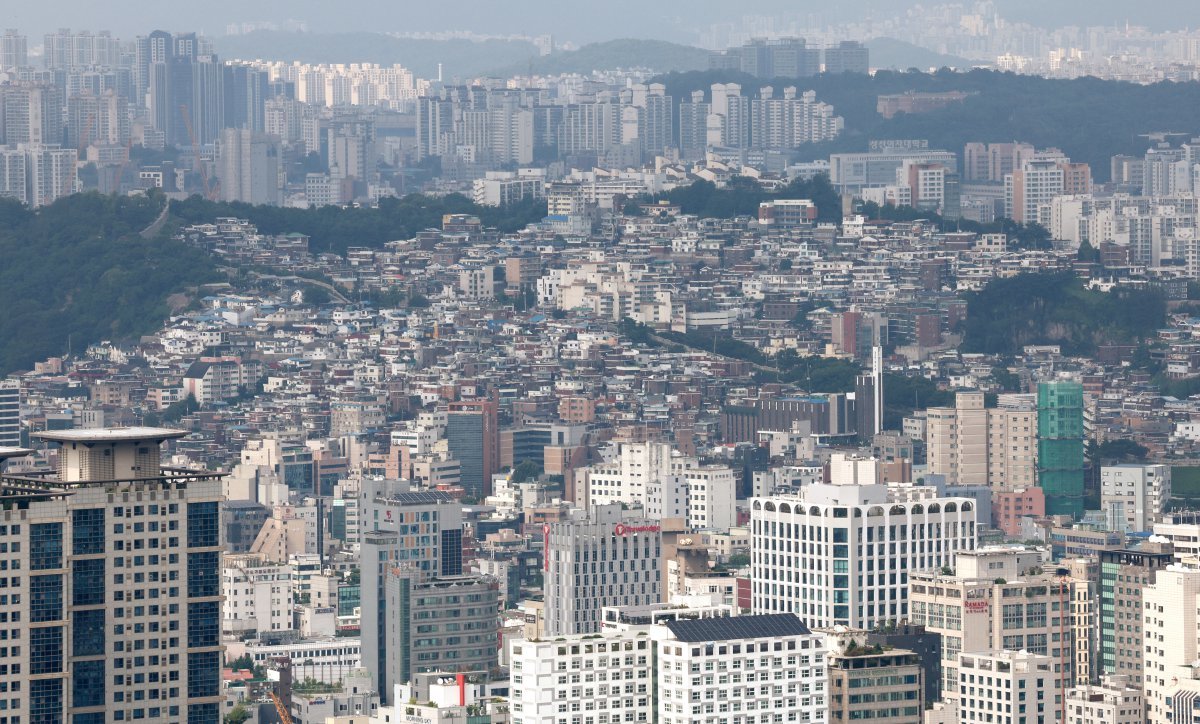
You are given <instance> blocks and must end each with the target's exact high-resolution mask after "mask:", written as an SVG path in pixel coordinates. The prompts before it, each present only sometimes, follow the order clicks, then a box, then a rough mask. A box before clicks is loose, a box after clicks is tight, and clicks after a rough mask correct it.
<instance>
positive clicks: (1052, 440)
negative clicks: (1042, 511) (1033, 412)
mask: <svg viewBox="0 0 1200 724" xmlns="http://www.w3.org/2000/svg"><path fill="white" fill-rule="evenodd" d="M1037 409H1038V412H1037V426H1038V485H1040V486H1041V488H1042V490H1043V491H1044V492H1045V493H1046V515H1070V516H1072V517H1074V518H1079V517H1080V516H1082V515H1083V385H1081V384H1080V383H1078V382H1042V383H1039V384H1038V391H1037Z"/></svg>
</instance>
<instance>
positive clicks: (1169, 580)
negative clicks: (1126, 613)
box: [1142, 564, 1200, 724]
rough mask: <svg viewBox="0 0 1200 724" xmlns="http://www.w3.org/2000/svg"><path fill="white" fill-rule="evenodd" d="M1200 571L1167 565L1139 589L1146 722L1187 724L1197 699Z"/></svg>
mask: <svg viewBox="0 0 1200 724" xmlns="http://www.w3.org/2000/svg"><path fill="white" fill-rule="evenodd" d="M1198 607H1200V569H1196V568H1190V567H1187V566H1184V565H1180V564H1172V565H1170V566H1168V567H1167V568H1165V569H1163V570H1161V571H1159V572H1158V573H1157V575H1156V576H1155V580H1154V583H1153V584H1150V585H1148V586H1145V587H1144V588H1142V613H1143V616H1142V636H1143V639H1144V641H1145V646H1144V651H1145V659H1144V663H1143V669H1142V673H1143V686H1144V689H1145V693H1146V721H1149V722H1151V724H1168V722H1170V723H1171V724H1178V723H1179V722H1190V721H1192V720H1193V719H1192V717H1193V714H1192V706H1193V704H1194V703H1195V702H1196V701H1198V700H1200V680H1198V679H1200V666H1197V665H1196V662H1197V660H1200V641H1198V638H1200V634H1198V633H1197V631H1198V628H1197V627H1198V626H1200V614H1198V613H1197V608H1198Z"/></svg>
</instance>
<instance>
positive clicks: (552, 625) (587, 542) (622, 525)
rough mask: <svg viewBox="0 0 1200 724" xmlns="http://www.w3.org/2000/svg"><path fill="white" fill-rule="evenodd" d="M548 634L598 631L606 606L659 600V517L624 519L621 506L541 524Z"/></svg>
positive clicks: (589, 511) (660, 596) (579, 513)
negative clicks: (601, 615) (603, 609)
mask: <svg viewBox="0 0 1200 724" xmlns="http://www.w3.org/2000/svg"><path fill="white" fill-rule="evenodd" d="M542 535H543V537H544V539H545V553H544V556H545V569H546V571H545V581H546V583H545V600H546V604H545V616H546V623H545V626H546V634H547V635H548V636H564V635H570V634H590V633H596V632H597V631H599V630H600V613H601V609H602V608H604V607H605V606H647V605H650V604H652V603H658V602H660V601H661V600H662V573H661V565H662V532H661V528H660V526H659V523H658V521H654V520H648V519H645V518H625V517H623V515H622V511H621V505H620V504H619V503H614V504H611V505H600V506H595V507H593V508H591V509H590V510H588V511H586V512H585V511H575V512H574V514H573V515H572V517H571V518H570V519H569V520H565V521H562V522H558V523H550V524H547V525H546V526H544V527H543V529H542Z"/></svg>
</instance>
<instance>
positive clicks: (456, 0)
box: [0, 0, 1200, 44]
mask: <svg viewBox="0 0 1200 724" xmlns="http://www.w3.org/2000/svg"><path fill="white" fill-rule="evenodd" d="M994 1H995V4H996V6H997V7H998V8H999V9H1000V11H1001V12H1002V13H1003V14H1005V16H1006V17H1010V18H1012V19H1015V20H1025V21H1030V22H1038V23H1039V24H1042V25H1046V26H1049V27H1057V26H1060V25H1065V24H1073V25H1095V24H1112V23H1115V22H1123V21H1125V20H1130V21H1132V22H1135V23H1136V22H1142V23H1145V24H1149V25H1151V26H1153V27H1155V28H1156V29H1172V28H1176V27H1181V26H1186V25H1189V24H1190V25H1191V26H1193V27H1195V26H1197V25H1200V7H1198V4H1200V3H1198V2H1197V0H1151V1H1150V2H1137V3H1135V2H1132V1H1131V0H994ZM959 2H962V4H964V5H969V4H970V3H971V0H959ZM912 4H913V2H912V0H843V1H841V2H836V1H833V0H598V1H592V0H586V1H584V0H420V2H416V1H415V0H357V1H356V2H347V3H339V2H330V1H329V0H286V1H284V0H250V1H247V0H191V1H190V2H183V1H182V0H49V2H45V1H42V2H39V1H37V0H5V1H4V5H5V6H6V7H5V8H4V12H3V13H0V23H2V24H3V26H4V27H15V28H18V29H19V30H21V31H22V32H24V33H26V34H28V35H30V36H33V37H34V38H38V37H40V36H41V35H42V34H43V33H45V32H47V31H50V30H54V29H55V28H59V27H71V28H75V29H89V30H101V29H109V30H112V31H113V32H114V33H115V34H116V35H118V36H119V37H122V38H131V37H133V36H134V35H138V34H143V33H146V32H148V31H150V30H152V29H154V28H163V29H165V30H173V31H180V30H201V31H204V32H206V33H208V34H210V35H220V34H223V33H224V32H225V26H226V25H227V24H229V23H231V22H246V21H259V20H270V21H274V22H277V23H282V22H283V21H285V20H288V19H296V20H301V21H304V22H306V23H307V24H308V27H309V29H310V30H312V31H318V32H319V31H326V32H334V31H354V30H375V31H380V32H393V31H394V32H411V31H443V30H473V31H477V32H486V33H527V34H531V35H536V34H542V33H553V34H555V35H557V36H559V37H560V38H562V39H563V40H570V41H575V42H591V41H595V40H606V39H610V38H615V37H660V38H662V39H664V40H675V41H685V42H687V41H693V42H694V41H695V39H696V33H697V31H699V30H702V29H704V28H705V27H707V26H708V25H709V24H711V23H713V22H722V21H729V20H734V19H736V18H738V17H740V16H743V15H754V14H763V15H775V14H780V13H786V14H788V15H791V16H795V15H798V14H802V13H803V14H812V15H813V16H814V17H817V18H820V19H822V20H825V21H833V22H839V21H845V20H850V19H853V18H856V17H862V16H863V15H864V14H866V13H874V14H875V15H876V17H880V16H887V15H893V14H896V13H898V12H902V11H903V10H904V9H906V8H908V7H909V6H911V5H912ZM925 4H926V5H936V4H939V0H925ZM31 44H37V43H36V41H35V42H34V43H31Z"/></svg>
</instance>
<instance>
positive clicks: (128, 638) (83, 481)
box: [0, 428, 223, 724]
mask: <svg viewBox="0 0 1200 724" xmlns="http://www.w3.org/2000/svg"><path fill="white" fill-rule="evenodd" d="M184 434H185V433H184V432H183V431H182V430H166V429H160V428H117V429H107V430H66V431H58V432H44V433H40V434H39V437H40V438H41V439H42V440H44V441H46V442H49V443H53V444H58V445H59V446H60V447H59V448H58V451H57V454H58V468H57V471H58V472H57V474H55V475H51V476H47V477H34V478H25V477H19V476H14V475H6V476H2V477H0V486H2V489H3V496H4V498H5V501H6V505H5V508H6V510H5V511H4V512H3V514H2V516H0V539H2V540H3V545H4V549H5V550H7V551H10V553H11V554H12V558H13V559H12V560H10V561H8V562H7V563H6V565H5V567H6V568H7V569H8V570H10V571H11V570H14V569H18V565H17V564H23V565H24V566H25V569H26V570H25V571H23V572H22V571H20V570H17V572H18V573H21V574H22V575H18V576H15V577H11V578H8V579H6V583H7V586H6V587H5V592H4V594H0V609H2V611H0V612H2V613H3V620H5V621H12V622H16V623H13V624H11V625H12V626H13V627H14V630H12V631H9V632H7V633H6V634H5V638H6V639H9V640H18V639H20V641H19V645H18V647H17V648H10V650H9V652H8V656H7V657H6V658H5V660H4V663H3V666H2V668H0V671H2V672H3V674H2V675H3V676H4V677H5V681H4V683H5V686H6V688H7V691H8V692H9V693H8V695H7V697H6V701H7V704H8V709H7V712H6V716H8V717H9V718H10V721H16V720H17V719H20V720H22V721H30V722H37V721H62V722H65V721H71V722H80V723H83V722H88V723H92V722H112V721H129V720H135V719H146V720H148V721H162V722H179V723H180V724H182V723H183V722H200V721H205V722H207V721H217V720H218V719H219V717H220V707H221V701H222V694H221V689H220V680H221V664H222V651H223V646H222V644H221V540H220V505H221V481H220V476H219V475H216V474H213V473H208V472H195V471H177V470H170V469H165V468H163V467H162V466H161V453H160V446H161V444H162V443H164V442H166V441H168V440H173V439H177V438H180V437H183V435H184ZM24 452H26V451H20V450H15V451H14V450H13V449H11V448H7V449H5V450H4V451H3V452H0V457H11V456H13V455H20V454H23V453H24Z"/></svg>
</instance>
